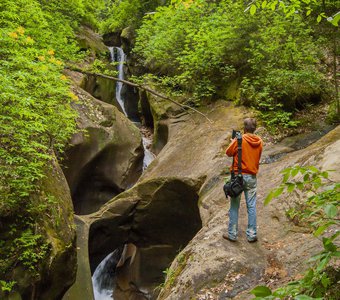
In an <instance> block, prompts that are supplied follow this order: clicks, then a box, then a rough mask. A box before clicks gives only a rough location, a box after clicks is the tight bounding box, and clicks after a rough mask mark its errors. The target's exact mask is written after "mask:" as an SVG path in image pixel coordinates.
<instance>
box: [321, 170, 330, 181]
mask: <svg viewBox="0 0 340 300" xmlns="http://www.w3.org/2000/svg"><path fill="white" fill-rule="evenodd" d="M320 175H321V176H322V177H323V178H326V179H327V178H328V172H327V171H324V172H322V173H321V174H320Z"/></svg>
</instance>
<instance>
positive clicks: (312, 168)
mask: <svg viewBox="0 0 340 300" xmlns="http://www.w3.org/2000/svg"><path fill="white" fill-rule="evenodd" d="M319 17H321V16H319ZM308 169H309V170H311V171H312V172H313V173H319V171H320V170H319V169H318V168H316V167H314V166H309V167H308Z"/></svg>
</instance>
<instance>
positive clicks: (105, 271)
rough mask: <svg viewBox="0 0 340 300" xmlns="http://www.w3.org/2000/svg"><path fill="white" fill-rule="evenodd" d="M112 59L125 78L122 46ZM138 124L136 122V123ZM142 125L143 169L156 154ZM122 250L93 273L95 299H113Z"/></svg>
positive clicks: (118, 86)
mask: <svg viewBox="0 0 340 300" xmlns="http://www.w3.org/2000/svg"><path fill="white" fill-rule="evenodd" d="M109 50H110V54H111V60H112V61H113V62H117V63H118V65H117V70H118V78H119V79H121V80H124V62H125V53H124V51H123V49H122V48H119V47H109ZM122 87H123V83H122V82H119V81H117V83H116V99H117V102H118V104H119V105H120V107H121V109H122V111H123V113H124V115H125V116H127V117H128V115H127V113H126V110H125V105H124V100H125V99H124V98H123V96H122ZM135 124H136V123H135ZM136 125H137V126H138V127H140V131H141V133H142V142H143V148H144V159H143V170H145V169H146V168H147V167H148V165H149V164H150V163H151V162H152V161H153V160H154V158H155V155H154V154H153V153H152V152H151V151H150V150H149V147H150V146H151V143H152V138H151V137H150V133H148V129H147V128H145V127H141V124H140V123H138V124H136ZM120 255H121V251H120V250H119V249H116V250H115V251H113V252H112V253H110V254H109V255H107V256H106V257H105V258H104V259H103V260H102V262H101V263H100V264H99V265H98V266H97V268H96V270H95V272H94V273H93V275H92V285H93V292H94V299H95V300H112V299H113V296H112V294H113V290H114V286H115V285H114V276H115V271H116V266H117V263H118V261H119V259H120Z"/></svg>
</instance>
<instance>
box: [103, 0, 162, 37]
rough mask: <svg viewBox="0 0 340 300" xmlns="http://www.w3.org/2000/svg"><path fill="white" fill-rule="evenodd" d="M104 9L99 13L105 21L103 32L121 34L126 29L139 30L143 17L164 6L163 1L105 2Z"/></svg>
mask: <svg viewBox="0 0 340 300" xmlns="http://www.w3.org/2000/svg"><path fill="white" fill-rule="evenodd" d="M104 2H105V5H104V8H103V9H102V10H101V11H100V12H99V17H100V18H101V19H102V20H103V21H102V23H101V31H102V32H104V33H109V32H119V31H121V30H122V29H124V28H125V27H128V26H132V27H133V28H137V27H138V26H139V25H140V23H141V20H142V18H143V15H144V14H145V13H148V12H153V10H154V9H155V8H156V7H157V6H159V5H161V4H163V2H166V1H161V0H147V1H145V0H144V1H143V0H119V1H118V0H106V1H105V0H104Z"/></svg>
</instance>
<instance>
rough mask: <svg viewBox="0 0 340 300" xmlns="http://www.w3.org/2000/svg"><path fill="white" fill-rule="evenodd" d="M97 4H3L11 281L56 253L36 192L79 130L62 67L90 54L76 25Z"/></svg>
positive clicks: (0, 120) (4, 248)
mask: <svg viewBox="0 0 340 300" xmlns="http://www.w3.org/2000/svg"><path fill="white" fill-rule="evenodd" d="M91 3H92V4H93V3H97V1H96V2H91V1H85V0H62V1H47V0H46V1H44V0H40V1H38V0H18V1H12V0H3V1H1V2H0V44H1V47H0V77H1V81H0V94H1V98H0V128H1V130H0V174H1V176H0V224H1V235H0V245H1V247H0V258H1V259H0V276H1V277H3V278H6V281H8V280H9V281H10V279H11V278H10V276H11V275H10V272H11V270H13V268H15V267H16V266H17V265H21V266H23V267H25V268H27V269H29V270H30V271H31V275H32V278H34V277H35V276H37V275H38V273H39V270H40V268H41V265H42V263H43V262H44V261H46V256H47V255H48V253H49V246H48V244H47V243H46V238H45V237H44V235H43V233H42V232H41V233H40V232H39V228H38V227H39V226H38V225H37V223H38V222H39V220H37V219H38V218H41V214H42V213H46V212H48V209H47V208H46V206H44V205H43V204H39V203H38V204H37V203H33V198H34V197H31V196H32V195H33V194H38V193H39V188H38V186H37V183H38V182H39V180H40V179H41V178H42V177H43V176H44V174H45V172H46V166H47V165H48V164H51V158H52V157H53V156H54V154H57V155H58V154H59V153H60V152H62V151H63V148H64V145H65V143H66V142H67V141H68V139H69V138H70V136H71V135H72V134H73V133H74V132H75V128H76V123H75V118H76V113H75V111H74V110H73V109H72V108H71V106H70V104H71V102H72V101H76V100H77V96H76V95H74V94H73V93H72V92H71V89H70V82H69V80H68V79H67V77H66V76H65V75H63V73H62V72H63V69H64V64H65V62H66V61H70V60H71V61H77V60H79V59H80V58H81V57H82V56H83V54H81V53H80V52H79V48H78V46H77V42H76V40H75V31H76V30H77V28H78V25H79V24H80V22H83V21H86V15H87V11H86V9H87V8H89V9H90V7H92V9H93V6H92V4H91ZM93 12H94V11H93ZM90 15H91V13H90ZM49 201H55V199H54V200H53V199H47V202H46V205H48V204H50V203H51V202H49ZM36 204H37V205H36ZM2 286H3V284H2ZM8 288H9V286H8Z"/></svg>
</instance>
